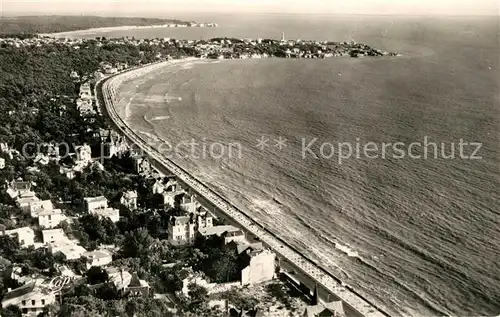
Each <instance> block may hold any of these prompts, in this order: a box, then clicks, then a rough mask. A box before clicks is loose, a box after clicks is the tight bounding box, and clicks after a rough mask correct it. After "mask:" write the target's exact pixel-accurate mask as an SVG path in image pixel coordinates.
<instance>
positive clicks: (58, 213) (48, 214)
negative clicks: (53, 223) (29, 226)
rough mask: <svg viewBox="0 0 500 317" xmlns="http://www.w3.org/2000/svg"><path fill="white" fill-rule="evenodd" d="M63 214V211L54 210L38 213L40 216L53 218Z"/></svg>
mask: <svg viewBox="0 0 500 317" xmlns="http://www.w3.org/2000/svg"><path fill="white" fill-rule="evenodd" d="M60 214H62V210H61V209H52V210H43V211H41V212H39V213H38V216H51V215H60Z"/></svg>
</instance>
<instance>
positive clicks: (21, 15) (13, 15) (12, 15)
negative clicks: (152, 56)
mask: <svg viewBox="0 0 500 317" xmlns="http://www.w3.org/2000/svg"><path fill="white" fill-rule="evenodd" d="M176 14H183V15H184V14H193V15H200V14H217V15H234V14H239V15H326V16H373V17H375V16H379V17H384V16H390V17H394V16H400V17H500V13H499V14H456V13H455V14H432V13H421V14H406V13H385V14H372V13H333V12H331V13H325V12H215V11H207V12H188V11H178V12H175V13H173V14H172V16H171V17H165V16H158V15H149V14H146V15H120V14H118V15H108V14H104V15H100V14H94V13H80V14H77V13H61V14H43V13H42V14H36V13H20V12H19V13H15V12H12V13H9V12H3V13H2V15H1V16H0V20H3V19H4V18H24V17H85V16H86V17H102V18H149V19H175V15H176Z"/></svg>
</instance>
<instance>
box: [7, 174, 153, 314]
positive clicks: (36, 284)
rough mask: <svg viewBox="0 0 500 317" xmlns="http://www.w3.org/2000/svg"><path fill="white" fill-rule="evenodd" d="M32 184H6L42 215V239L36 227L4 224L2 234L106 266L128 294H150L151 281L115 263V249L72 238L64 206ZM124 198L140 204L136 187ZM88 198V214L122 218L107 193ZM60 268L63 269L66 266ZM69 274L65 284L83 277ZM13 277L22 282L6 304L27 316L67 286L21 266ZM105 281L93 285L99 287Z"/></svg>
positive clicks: (113, 280)
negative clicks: (40, 195) (30, 273)
mask: <svg viewBox="0 0 500 317" xmlns="http://www.w3.org/2000/svg"><path fill="white" fill-rule="evenodd" d="M32 186H33V184H32V183H30V182H24V181H22V180H16V181H13V182H10V183H8V184H6V193H7V194H8V195H9V196H10V197H11V198H13V199H14V200H15V201H16V204H17V205H18V206H19V207H20V208H21V209H22V210H23V211H24V212H26V213H29V214H30V216H31V217H33V218H38V227H37V228H34V229H35V230H40V231H41V237H42V241H41V242H37V241H36V240H37V238H36V234H35V230H34V229H33V228H32V227H22V228H16V229H11V230H6V228H5V226H3V225H0V235H9V236H11V237H12V238H14V239H17V241H18V242H19V244H20V246H21V247H22V248H28V247H33V248H34V249H40V248H42V249H44V250H46V252H49V253H51V254H56V253H60V254H63V255H64V256H65V258H66V260H78V259H82V258H83V259H85V263H86V268H87V269H90V268H91V267H93V266H97V267H103V268H105V270H106V272H107V273H108V276H109V283H112V284H114V285H115V286H116V288H117V290H118V291H120V292H123V294H127V295H128V296H147V295H148V294H149V288H150V287H149V284H148V283H147V282H146V281H144V280H141V279H139V278H138V277H137V274H135V273H129V272H128V271H125V270H122V269H118V268H115V267H112V266H111V264H112V261H113V254H112V251H109V249H107V248H104V247H103V248H101V249H98V250H95V251H87V250H86V249H85V248H83V247H82V246H80V245H79V242H78V241H77V240H72V239H70V238H69V237H68V236H67V235H66V234H65V232H64V230H63V229H61V228H59V227H60V225H61V223H62V222H63V221H65V220H69V219H68V218H67V217H66V216H65V215H64V214H63V212H62V211H61V210H60V209H56V208H54V205H53V204H52V202H51V201H50V200H40V199H38V197H37V196H36V194H35V193H34V192H33V191H32ZM121 201H122V203H123V204H125V205H127V206H129V207H130V208H133V207H134V206H135V207H137V193H136V192H135V191H127V192H124V193H123V195H122V200H121ZM84 202H85V208H86V212H87V213H88V214H95V215H98V216H99V217H108V218H110V219H111V221H113V222H117V221H119V211H118V209H115V208H110V207H108V201H107V199H106V198H105V197H102V196H99V197H87V198H85V199H84ZM66 270H67V269H66ZM60 271H61V273H62V270H60ZM71 273H72V272H71ZM63 275H64V274H63ZM66 276H71V277H72V278H69V279H66V280H65V282H64V283H62V284H67V283H69V282H71V281H73V282H74V283H78V282H79V281H81V280H82V279H81V277H80V276H76V275H74V274H69V275H66ZM11 278H13V279H14V280H16V281H17V282H18V283H20V284H22V286H21V287H19V288H17V289H14V290H8V292H7V293H6V294H5V296H4V298H3V299H2V302H1V303H2V307H4V308H5V307H8V306H10V305H16V306H18V307H19V308H20V309H21V311H22V313H23V315H27V316H36V315H37V314H39V313H40V312H41V311H42V310H43V307H44V306H46V305H49V304H52V303H54V302H56V301H57V298H58V297H59V296H60V292H61V288H62V286H63V285H60V284H61V283H60V282H58V283H55V284H54V283H53V282H49V281H47V280H46V279H44V278H40V276H35V275H33V276H23V275H22V273H21V270H20V268H19V267H18V269H15V267H12V269H11ZM74 278H77V279H76V280H75V279H74ZM103 285H104V284H102V285H92V288H93V289H95V288H98V287H101V286H103Z"/></svg>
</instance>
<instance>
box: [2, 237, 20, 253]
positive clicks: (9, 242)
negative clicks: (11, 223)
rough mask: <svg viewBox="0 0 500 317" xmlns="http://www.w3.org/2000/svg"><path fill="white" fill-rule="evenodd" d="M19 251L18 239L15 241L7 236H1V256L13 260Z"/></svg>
mask: <svg viewBox="0 0 500 317" xmlns="http://www.w3.org/2000/svg"><path fill="white" fill-rule="evenodd" d="M19 249H20V246H19V242H18V241H17V239H13V238H11V237H10V236H7V235H4V236H0V256H2V257H4V258H6V259H12V258H13V257H14V255H16V254H17V251H18V250H19Z"/></svg>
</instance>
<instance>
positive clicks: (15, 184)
mask: <svg viewBox="0 0 500 317" xmlns="http://www.w3.org/2000/svg"><path fill="white" fill-rule="evenodd" d="M27 193H32V191H31V183H30V182H23V181H22V180H21V181H20V180H17V181H12V182H11V183H10V184H9V185H8V187H7V194H8V195H9V196H10V198H12V199H15V198H16V197H18V196H20V195H22V194H27Z"/></svg>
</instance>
